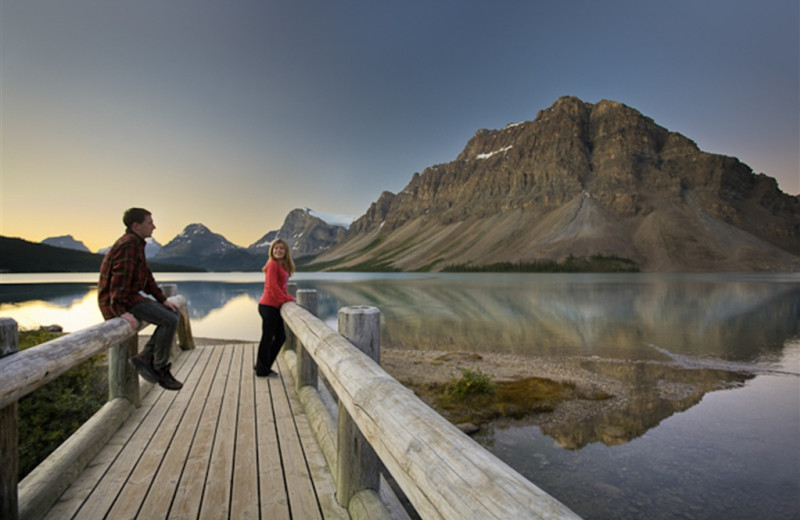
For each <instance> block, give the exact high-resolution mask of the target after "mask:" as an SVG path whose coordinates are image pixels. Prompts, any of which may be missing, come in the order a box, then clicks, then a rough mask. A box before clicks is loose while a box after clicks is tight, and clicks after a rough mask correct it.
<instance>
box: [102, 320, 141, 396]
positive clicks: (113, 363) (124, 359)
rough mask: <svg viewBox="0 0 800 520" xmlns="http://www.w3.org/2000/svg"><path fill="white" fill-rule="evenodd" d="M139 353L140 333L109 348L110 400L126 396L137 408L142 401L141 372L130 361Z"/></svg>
mask: <svg viewBox="0 0 800 520" xmlns="http://www.w3.org/2000/svg"><path fill="white" fill-rule="evenodd" d="M138 353H139V333H138V332H136V333H135V334H134V335H133V336H131V337H130V338H128V339H126V340H125V341H123V342H121V343H118V344H116V345H113V346H112V347H111V348H110V349H109V350H108V400H109V401H113V400H114V399H116V398H117V397H124V398H125V399H127V400H128V401H130V402H131V403H133V405H134V406H136V407H137V408H138V407H139V404H140V403H141V397H140V394H139V373H138V372H137V371H136V368H134V366H133V363H131V362H130V361H128V360H129V359H130V358H132V357H133V356H135V355H136V354H138Z"/></svg>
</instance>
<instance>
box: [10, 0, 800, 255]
mask: <svg viewBox="0 0 800 520" xmlns="http://www.w3.org/2000/svg"><path fill="white" fill-rule="evenodd" d="M798 10H799V8H798V2H797V0H760V1H755V0H751V1H741V0H685V1H683V0H682V1H672V0H663V1H659V2H655V1H642V0H630V1H600V0H586V1H583V0H580V1H579V0H557V1H532V0H526V1H504V0H497V1H494V2H486V1H436V0H425V1H417V0H404V1H385V2H383V1H348V0H344V1H340V2H330V1H317V0H311V1H308V0H291V1H285V2H277V1H272V0H258V1H256V0H253V1H240V0H231V1H222V0H214V1H197V0H169V1H164V0H136V1H133V0H130V1H126V0H120V1H114V2H108V1H103V0H92V1H89V0H70V1H62V0H50V1H40V0H0V20H1V21H0V24H1V25H0V58H1V59H2V62H1V63H0V67H2V69H1V70H0V78H1V79H0V82H1V84H0V100H1V101H2V106H1V107H0V108H1V110H2V113H1V114H0V116H1V118H0V121H1V123H2V129H1V130H2V134H1V135H0V143H1V145H2V150H0V152H1V153H2V156H1V157H2V158H1V159H0V168H1V170H0V190H2V191H1V192H0V235H4V236H17V237H22V238H25V239H28V240H32V241H39V240H42V239H44V238H46V237H49V236H56V235H62V234H72V235H73V236H74V237H75V238H76V239H78V240H82V241H84V242H85V243H86V245H87V246H89V247H90V248H91V249H92V250H96V249H98V248H101V247H105V246H108V245H110V244H111V243H112V242H113V241H114V240H115V239H116V238H117V237H118V236H119V235H120V234H121V232H122V231H123V229H122V228H123V226H122V223H121V214H122V212H123V211H124V209H125V208H127V207H129V206H143V207H146V208H148V209H150V210H151V211H152V212H153V214H154V219H155V223H156V225H157V227H158V229H157V230H156V232H155V235H154V236H155V238H156V239H158V240H159V241H160V242H161V243H166V242H168V241H169V240H170V239H172V238H173V237H174V236H175V235H176V234H178V233H179V232H180V231H181V230H182V229H183V228H184V227H185V226H186V225H188V224H191V223H195V222H201V223H203V224H205V225H207V226H208V227H209V228H210V229H211V230H212V231H214V232H217V233H221V234H223V235H225V236H226V237H227V238H228V239H229V240H231V241H233V242H234V243H236V244H238V245H242V246H248V245H250V244H251V243H253V242H255V241H256V240H258V239H259V238H261V236H262V235H263V234H265V233H266V232H268V231H270V230H273V229H277V228H279V227H280V225H281V224H282V222H283V219H284V217H285V216H286V214H287V213H288V212H289V211H290V210H292V209H294V208H299V207H309V208H312V209H314V210H316V211H318V212H322V213H337V214H346V215H351V216H354V217H357V216H360V215H362V214H364V212H365V211H366V210H367V208H368V207H369V205H370V203H372V202H374V201H375V200H377V198H378V196H379V195H380V193H381V192H382V191H384V190H389V191H392V192H395V193H396V192H398V191H400V190H402V188H403V187H404V186H405V185H406V184H407V183H408V182H409V180H410V179H411V176H412V175H413V173H414V172H421V171H422V170H423V169H424V168H425V167H427V166H432V165H434V164H437V163H444V162H449V161H451V160H453V159H455V157H456V156H457V155H458V153H459V152H460V151H461V149H462V148H463V147H464V145H465V144H466V143H467V141H468V140H469V139H470V138H471V137H472V136H473V134H474V133H475V131H476V130H478V129H480V128H502V127H504V126H505V125H506V124H508V123H511V122H520V121H528V120H532V119H534V118H535V117H536V113H537V111H538V110H540V109H544V108H547V107H549V106H550V105H551V104H552V103H553V102H555V101H556V100H557V99H558V98H559V97H561V96H564V95H574V96H578V97H580V98H581V99H583V100H584V101H587V102H592V103H594V102H597V101H600V100H601V99H612V100H615V101H619V102H621V103H625V104H626V105H629V106H631V107H633V108H635V109H637V110H639V111H641V112H642V113H643V114H645V115H647V116H649V117H651V118H653V119H654V120H655V121H656V123H658V124H660V125H661V126H664V127H666V128H668V129H669V130H672V131H676V132H680V133H682V134H684V135H685V136H687V137H689V138H690V139H693V140H694V141H695V142H697V144H698V145H699V146H700V148H701V149H703V150H705V151H709V152H713V153H720V154H724V155H731V156H735V157H738V158H739V159H741V160H742V161H743V162H745V163H746V164H748V165H749V166H751V167H752V168H753V170H754V171H756V172H763V173H765V174H767V175H769V176H771V177H774V178H776V179H777V180H778V183H779V185H780V187H781V189H782V190H783V191H784V192H786V193H789V194H798V193H800V173H798V171H799V169H800V166H799V163H800V157H799V156H798V153H799V152H798V141H799V139H800V137H799V132H798V126H799V124H798V120H799V119H800V94H799V92H800V85H799V79H798V74H799V73H798V67H799V65H798V55H799V53H800V51H799V48H800V41H799V40H798V32H799V30H798V26H799V25H800V14H799V13H798Z"/></svg>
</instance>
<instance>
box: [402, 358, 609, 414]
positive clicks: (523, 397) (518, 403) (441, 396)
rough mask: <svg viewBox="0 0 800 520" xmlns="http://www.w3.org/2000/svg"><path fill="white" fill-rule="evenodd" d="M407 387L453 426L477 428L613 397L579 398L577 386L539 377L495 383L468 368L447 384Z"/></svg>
mask: <svg viewBox="0 0 800 520" xmlns="http://www.w3.org/2000/svg"><path fill="white" fill-rule="evenodd" d="M406 385H407V386H408V387H409V388H411V389H412V390H413V391H414V393H416V394H417V396H419V397H420V398H421V399H422V400H423V401H425V402H427V403H428V404H429V405H430V406H432V407H433V408H434V409H435V410H436V411H437V412H438V413H439V414H441V415H442V416H443V417H444V418H445V419H447V420H448V421H450V422H451V423H453V424H461V423H472V424H475V425H478V426H480V425H482V424H486V423H488V422H490V421H492V420H495V419H500V418H512V419H522V418H524V417H527V416H529V415H532V414H536V413H545V412H552V411H553V410H555V408H556V406H557V405H558V403H560V402H563V401H567V400H573V399H591V400H604V399H609V398H611V397H612V396H610V395H607V394H603V393H597V394H594V395H579V392H578V391H577V387H576V385H575V384H574V383H571V382H566V383H559V382H557V381H553V380H551V379H545V378H540V377H528V378H524V379H517V380H513V381H493V380H492V378H491V376H489V375H487V374H484V373H483V372H481V371H480V370H477V371H472V370H469V369H466V370H463V371H462V373H461V376H460V377H453V378H452V379H451V380H450V381H448V382H446V383H427V384H408V383H406Z"/></svg>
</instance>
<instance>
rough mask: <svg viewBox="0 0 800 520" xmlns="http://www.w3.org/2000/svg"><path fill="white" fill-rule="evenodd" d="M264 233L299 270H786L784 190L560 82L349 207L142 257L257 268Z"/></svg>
mask: <svg viewBox="0 0 800 520" xmlns="http://www.w3.org/2000/svg"><path fill="white" fill-rule="evenodd" d="M278 237H280V238H283V239H285V240H286V241H287V242H288V243H289V245H290V247H291V249H292V253H293V257H294V258H295V259H299V260H300V263H301V264H303V265H304V266H305V268H306V269H312V270H366V271H372V270H399V271H413V270H419V271H441V270H482V269H486V270H498V269H503V270H508V269H511V270H514V269H517V270H536V269H540V268H541V267H542V266H545V267H548V266H551V265H552V264H556V265H567V264H569V265H573V264H577V265H583V266H584V268H585V266H587V265H588V266H590V267H589V269H591V268H592V267H591V266H592V265H596V264H592V262H595V261H596V260H597V259H600V261H601V263H602V262H605V265H606V267H608V266H612V267H614V268H616V267H620V266H621V267H623V268H624V269H625V270H630V269H635V270H641V271H664V272H736V271H740V272H748V271H800V197H798V196H791V195H787V194H785V193H783V192H781V191H780V189H779V188H778V186H777V183H776V182H775V180H774V179H773V178H771V177H768V176H766V175H764V174H754V173H753V171H752V169H750V168H749V167H748V166H747V165H745V164H743V163H741V162H740V161H739V160H738V159H736V158H733V157H726V156H722V155H715V154H710V153H706V152H703V151H701V150H699V149H698V147H697V145H696V144H695V143H694V142H692V141H691V140H689V139H687V138H686V137H684V136H682V135H680V134H678V133H675V132H670V131H669V130H667V129H665V128H662V127H660V126H658V125H657V124H656V123H655V122H654V121H653V120H652V119H650V118H648V117H646V116H644V115H642V114H641V113H639V112H638V111H636V110H634V109H632V108H630V107H628V106H626V105H623V104H621V103H617V102H614V101H606V100H603V101H600V102H599V103H597V104H591V103H585V102H583V101H581V100H580V99H578V98H574V97H564V98H561V99H559V100H558V101H556V102H555V103H554V104H553V105H552V106H551V107H550V108H548V109H546V110H542V111H540V112H539V114H538V115H537V117H536V119H535V120H533V121H526V122H523V123H518V124H512V125H508V126H507V127H506V128H503V129H500V130H478V131H477V132H476V134H475V135H474V137H473V138H472V139H471V140H470V141H469V142H468V143H467V145H466V147H465V148H464V150H463V151H462V152H461V153H460V154H459V156H458V157H457V158H456V159H455V160H454V161H452V162H449V163H446V164H439V165H434V166H431V167H429V168H426V169H425V170H424V171H423V172H422V173H421V174H420V173H415V174H414V175H413V176H412V177H411V181H410V182H409V184H408V185H407V186H406V187H405V189H403V190H402V191H401V192H400V193H398V194H393V193H390V192H384V193H382V194H381V196H380V197H379V199H378V200H377V201H376V202H374V203H373V204H372V205H371V206H370V207H369V209H368V210H367V212H366V213H365V214H364V215H362V216H361V217H359V218H358V219H355V220H354V219H351V218H349V217H341V216H331V215H325V214H320V213H316V212H314V211H312V210H309V209H296V210H293V211H291V212H290V213H289V214H288V215H287V217H286V219H285V220H284V223H283V225H282V227H281V228H280V229H279V230H275V231H270V232H268V233H266V234H265V235H264V236H263V237H262V238H261V239H259V240H257V241H256V242H255V243H253V244H251V245H250V246H249V247H246V248H245V247H241V246H237V245H235V244H233V243H231V242H229V241H228V240H227V239H226V238H225V237H223V236H222V235H219V234H216V233H213V232H212V231H211V230H209V229H208V228H207V227H205V226H204V225H202V224H190V225H189V226H187V227H186V228H185V229H184V230H183V232H182V233H181V234H180V235H178V236H177V237H175V238H174V239H173V240H171V241H170V242H169V243H167V244H166V245H165V246H163V247H161V248H160V250H158V251H157V252H153V253H152V256H151V252H150V251H149V252H148V258H150V259H151V261H153V262H163V263H165V264H184V265H189V266H194V267H196V268H201V269H206V270H214V271H232V270H243V271H251V270H258V269H260V268H261V267H262V266H263V265H264V263H265V261H266V257H267V250H268V248H269V244H270V243H271V242H272V241H273V240H275V238H278ZM48 241H51V243H56V242H58V243H59V244H62V246H61V247H73V248H77V247H79V246H80V245H82V244H80V243H79V242H78V241H77V240H75V239H74V238H72V237H71V236H67V237H55V238H53V239H48ZM84 247H85V246H84ZM153 247H154V248H157V247H159V245H158V244H157V243H156V244H154V245H153ZM3 260H5V259H3ZM581 262H582V263H581ZM3 263H5V261H3ZM98 265H99V264H98ZM548 268H549V267H548ZM0 269H8V267H6V266H5V265H1V264H0Z"/></svg>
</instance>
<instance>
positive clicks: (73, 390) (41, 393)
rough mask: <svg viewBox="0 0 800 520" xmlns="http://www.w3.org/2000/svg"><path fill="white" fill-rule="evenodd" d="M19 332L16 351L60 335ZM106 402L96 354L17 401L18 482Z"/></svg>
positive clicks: (103, 364) (103, 371)
mask: <svg viewBox="0 0 800 520" xmlns="http://www.w3.org/2000/svg"><path fill="white" fill-rule="evenodd" d="M60 335H61V334H60V333H54V332H46V331H41V330H38V331H20V333H19V350H25V349H26V348H30V347H33V346H35V345H39V344H41V343H44V342H46V341H50V340H53V339H55V338H57V337H58V336H60ZM107 400H108V369H107V356H106V354H100V355H97V356H95V357H93V358H91V359H89V360H87V361H86V362H84V363H82V364H80V365H78V366H76V367H74V368H72V369H70V370H68V371H67V372H65V373H64V374H62V375H61V376H60V377H58V378H56V379H54V380H53V381H51V382H49V383H47V384H46V385H44V386H42V387H40V388H38V389H36V390H35V391H33V392H32V393H30V394H28V395H26V396H25V397H23V398H22V399H20V400H19V408H18V417H19V479H20V480H22V479H23V478H24V477H25V475H27V474H28V473H30V472H31V471H32V470H33V469H34V468H35V467H36V466H37V465H39V463H40V462H42V461H43V460H44V459H45V458H47V456H48V455H50V454H51V453H52V452H53V451H54V450H55V449H56V448H58V446H59V445H61V443H63V442H64V441H65V440H66V439H67V438H68V437H69V436H70V435H72V434H73V433H74V432H75V430H77V429H78V428H79V427H80V426H81V425H82V424H83V423H85V422H86V421H87V420H88V419H89V418H90V417H91V416H92V415H94V413H95V412H97V410H99V409H100V408H101V407H102V406H103V405H104V404H105V403H106V401H107Z"/></svg>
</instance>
